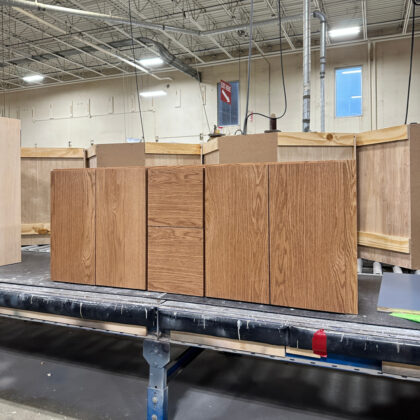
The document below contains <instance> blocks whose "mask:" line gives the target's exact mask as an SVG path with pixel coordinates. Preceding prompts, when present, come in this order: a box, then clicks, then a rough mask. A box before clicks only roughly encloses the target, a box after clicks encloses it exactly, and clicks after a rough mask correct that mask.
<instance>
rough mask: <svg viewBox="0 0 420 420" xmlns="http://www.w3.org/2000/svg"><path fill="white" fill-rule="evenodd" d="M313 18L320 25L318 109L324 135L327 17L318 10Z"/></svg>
mask: <svg viewBox="0 0 420 420" xmlns="http://www.w3.org/2000/svg"><path fill="white" fill-rule="evenodd" d="M312 16H313V17H315V18H318V19H319V21H320V23H321V39H320V50H319V61H320V63H319V73H320V89H321V91H320V95H319V107H320V112H321V132H322V133H325V66H326V64H327V17H326V16H325V14H324V13H322V12H321V11H320V10H315V12H313V14H312Z"/></svg>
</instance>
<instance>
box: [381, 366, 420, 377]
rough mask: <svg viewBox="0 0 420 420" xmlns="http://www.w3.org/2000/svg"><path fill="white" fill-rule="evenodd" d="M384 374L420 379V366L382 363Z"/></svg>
mask: <svg viewBox="0 0 420 420" xmlns="http://www.w3.org/2000/svg"><path fill="white" fill-rule="evenodd" d="M382 372H383V373H386V374H388V375H398V376H404V377H409V378H410V377H411V378H420V366H418V365H407V364H403V363H395V362H382Z"/></svg>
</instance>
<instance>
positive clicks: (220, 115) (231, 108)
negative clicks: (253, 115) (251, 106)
mask: <svg viewBox="0 0 420 420" xmlns="http://www.w3.org/2000/svg"><path fill="white" fill-rule="evenodd" d="M229 84H230V85H231V86H232V94H231V101H232V103H231V104H228V103H226V102H223V101H222V100H221V92H220V83H218V84H217V125H218V126H219V127H226V126H227V125H239V82H238V81H236V82H229Z"/></svg>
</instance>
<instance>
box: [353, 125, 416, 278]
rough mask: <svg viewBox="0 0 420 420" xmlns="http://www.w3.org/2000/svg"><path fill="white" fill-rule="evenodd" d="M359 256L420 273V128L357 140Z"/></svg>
mask: <svg viewBox="0 0 420 420" xmlns="http://www.w3.org/2000/svg"><path fill="white" fill-rule="evenodd" d="M357 160H358V174H357V176H358V203H359V207H358V213H359V214H358V220H359V233H358V243H359V256H360V257H361V258H366V259H369V260H373V261H379V262H383V263H387V264H392V265H397V266H401V267H405V268H410V269H416V270H418V269H420V125H419V124H411V125H402V126H398V127H391V128H386V129H382V130H376V131H370V132H366V133H361V134H358V135H357Z"/></svg>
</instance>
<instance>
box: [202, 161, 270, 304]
mask: <svg viewBox="0 0 420 420" xmlns="http://www.w3.org/2000/svg"><path fill="white" fill-rule="evenodd" d="M205 232H206V234H205V241H206V246H205V250H206V251H205V252H206V296H210V297H216V298H224V299H232V300H242V301H246V302H257V303H269V272H268V271H269V261H268V167H267V165H261V164H260V165H258V164H256V165H252V164H244V165H220V166H219V165H218V166H208V167H206V168H205Z"/></svg>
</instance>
